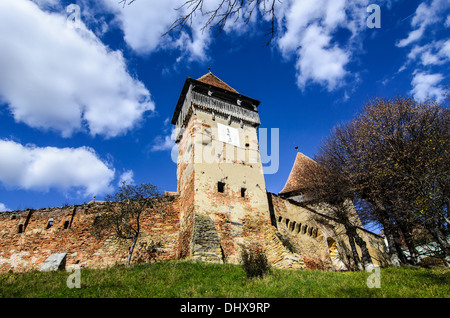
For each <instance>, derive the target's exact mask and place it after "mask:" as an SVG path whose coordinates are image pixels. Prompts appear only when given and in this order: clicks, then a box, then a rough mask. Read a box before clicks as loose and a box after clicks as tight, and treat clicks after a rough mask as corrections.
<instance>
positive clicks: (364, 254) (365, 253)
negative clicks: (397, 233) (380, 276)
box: [354, 230, 372, 269]
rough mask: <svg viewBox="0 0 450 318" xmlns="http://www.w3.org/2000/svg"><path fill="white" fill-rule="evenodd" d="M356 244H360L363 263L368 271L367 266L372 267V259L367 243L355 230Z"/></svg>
mask: <svg viewBox="0 0 450 318" xmlns="http://www.w3.org/2000/svg"><path fill="white" fill-rule="evenodd" d="M354 237H355V242H356V244H358V246H359V248H360V249H361V254H362V255H361V261H362V264H363V266H364V268H365V269H366V268H367V266H369V265H372V257H370V254H369V249H368V248H367V244H366V242H365V241H364V240H363V239H362V238H361V237H360V236H359V235H358V233H357V232H356V230H355V236H354Z"/></svg>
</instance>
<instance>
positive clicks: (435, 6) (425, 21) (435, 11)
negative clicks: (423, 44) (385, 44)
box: [397, 0, 450, 47]
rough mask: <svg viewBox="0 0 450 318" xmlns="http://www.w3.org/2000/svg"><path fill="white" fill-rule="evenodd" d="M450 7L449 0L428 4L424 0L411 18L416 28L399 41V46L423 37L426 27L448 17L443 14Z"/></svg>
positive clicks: (436, 0) (439, 0)
mask: <svg viewBox="0 0 450 318" xmlns="http://www.w3.org/2000/svg"><path fill="white" fill-rule="evenodd" d="M449 7H450V3H449V2H448V0H433V1H431V3H430V4H429V5H428V4H427V3H426V2H422V3H421V4H420V5H419V6H418V7H417V9H416V12H415V13H414V16H413V18H412V20H411V26H412V27H413V28H415V29H414V30H412V31H411V32H410V33H409V34H408V36H407V37H406V38H405V39H402V40H400V41H398V42H397V46H399V47H404V46H407V45H409V44H411V43H413V42H416V41H418V40H419V39H420V38H422V36H423V34H424V32H425V30H426V28H427V27H428V26H429V25H432V24H434V23H436V22H439V21H441V19H443V18H445V17H447V16H446V15H442V13H443V12H445V10H446V9H448V8H449Z"/></svg>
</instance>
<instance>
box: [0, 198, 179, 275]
mask: <svg viewBox="0 0 450 318" xmlns="http://www.w3.org/2000/svg"><path fill="white" fill-rule="evenodd" d="M103 209H104V205H103V204H102V203H91V204H85V205H78V206H69V207H58V208H48V209H39V210H26V211H13V212H4V213H0V271H9V270H13V271H26V270H33V269H34V270H39V268H40V266H41V264H42V263H43V262H44V261H45V260H46V259H47V257H49V256H50V255H51V254H53V253H58V252H64V253H67V259H66V265H68V266H69V265H72V264H78V265H80V267H81V268H97V267H105V266H111V265H114V264H122V263H124V262H125V260H126V257H127V254H128V248H129V246H130V242H129V241H128V242H127V241H124V240H120V239H117V238H115V237H114V235H113V233H111V234H110V235H106V236H104V237H101V238H97V237H95V236H94V235H93V234H92V231H91V229H92V224H93V222H94V219H95V216H96V214H97V213H98V212H100V211H102V210H103ZM162 210H163V212H164V213H163V214H158V213H149V212H144V213H143V214H142V217H141V224H142V230H141V235H140V237H139V241H138V245H137V246H136V249H135V253H134V254H133V261H134V262H149V261H160V260H165V259H173V258H175V257H176V251H177V246H178V234H179V212H178V201H177V199H176V197H171V198H169V199H168V200H167V202H165V203H164V207H163V209H162ZM27 220H28V223H26V222H27ZM49 221H50V222H52V224H51V226H49ZM19 232H20V233H19Z"/></svg>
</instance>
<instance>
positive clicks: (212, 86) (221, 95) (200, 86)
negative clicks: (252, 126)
mask: <svg viewBox="0 0 450 318" xmlns="http://www.w3.org/2000/svg"><path fill="white" fill-rule="evenodd" d="M190 87H192V88H193V90H194V91H196V92H200V94H205V92H208V95H209V91H210V90H211V91H214V98H216V99H219V100H223V101H226V102H228V103H231V104H236V103H237V100H240V103H241V104H240V105H239V106H241V107H244V108H247V109H250V110H253V111H256V107H258V105H259V103H260V102H259V101H258V100H256V99H253V98H250V97H248V96H245V95H242V94H239V93H238V92H237V91H236V90H235V89H234V88H232V87H231V86H230V85H228V84H227V83H225V82H224V81H222V80H221V79H220V78H218V77H217V76H215V75H214V74H213V73H211V71H208V73H206V74H205V75H203V76H201V77H200V78H198V79H194V78H191V77H189V76H188V77H187V79H186V81H185V82H184V85H183V89H182V90H181V94H180V97H179V98H178V102H177V105H176V107H175V111H174V113H173V117H172V122H171V123H172V124H173V125H176V123H177V120H178V115H179V113H180V111H181V108H182V107H183V103H184V100H185V98H186V96H187V93H188V91H189V88H190ZM236 105H237V104H236ZM258 121H259V119H258Z"/></svg>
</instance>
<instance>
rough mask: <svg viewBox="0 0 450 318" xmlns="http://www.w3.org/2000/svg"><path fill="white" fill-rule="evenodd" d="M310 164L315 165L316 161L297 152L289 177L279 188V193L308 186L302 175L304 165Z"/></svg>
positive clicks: (286, 192)
mask: <svg viewBox="0 0 450 318" xmlns="http://www.w3.org/2000/svg"><path fill="white" fill-rule="evenodd" d="M311 164H313V165H317V162H316V161H314V160H313V159H311V158H309V157H308V156H306V155H304V154H302V153H301V152H297V156H296V157H295V162H294V165H293V166H292V169H291V172H290V174H289V177H288V179H287V181H286V184H285V185H284V188H283V190H281V191H280V193H279V194H288V193H292V192H294V191H301V190H302V189H306V188H308V184H307V181H306V180H305V178H303V175H304V173H305V171H306V170H305V169H306V167H307V166H308V165H311Z"/></svg>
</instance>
